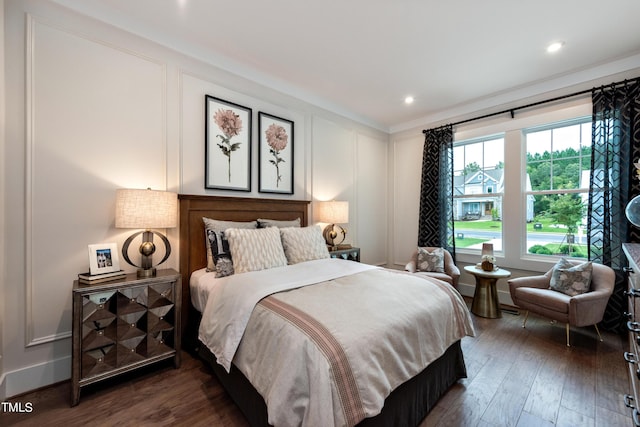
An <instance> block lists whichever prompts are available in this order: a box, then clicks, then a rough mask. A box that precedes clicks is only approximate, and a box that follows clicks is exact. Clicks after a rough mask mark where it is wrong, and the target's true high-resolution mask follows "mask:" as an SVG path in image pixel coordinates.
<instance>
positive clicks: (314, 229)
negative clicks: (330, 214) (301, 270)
mask: <svg viewBox="0 0 640 427" xmlns="http://www.w3.org/2000/svg"><path fill="white" fill-rule="evenodd" d="M280 237H281V238H282V246H283V248H284V254H285V256H286V257H287V262H288V263H289V264H297V263H299V262H305V261H311V260H314V259H322V258H329V250H328V249H327V244H326V242H325V241H324V237H322V230H321V229H320V227H318V226H311V227H303V228H295V227H288V228H281V229H280Z"/></svg>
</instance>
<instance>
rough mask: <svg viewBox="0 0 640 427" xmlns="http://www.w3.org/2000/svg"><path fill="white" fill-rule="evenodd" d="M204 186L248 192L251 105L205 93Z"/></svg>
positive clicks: (249, 186)
mask: <svg viewBox="0 0 640 427" xmlns="http://www.w3.org/2000/svg"><path fill="white" fill-rule="evenodd" d="M204 157H205V167H204V176H205V178H204V187H205V188H210V189H218V190H235V191H251V108H247V107H243V106H242V105H238V104H234V103H233V102H229V101H225V100H222V99H219V98H215V97H213V96H210V95H205V154H204Z"/></svg>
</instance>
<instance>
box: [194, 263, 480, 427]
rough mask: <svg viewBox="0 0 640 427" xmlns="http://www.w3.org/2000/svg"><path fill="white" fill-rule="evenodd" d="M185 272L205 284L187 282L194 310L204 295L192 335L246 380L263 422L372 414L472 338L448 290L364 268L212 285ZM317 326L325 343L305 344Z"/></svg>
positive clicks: (329, 266)
mask: <svg viewBox="0 0 640 427" xmlns="http://www.w3.org/2000/svg"><path fill="white" fill-rule="evenodd" d="M194 276H195V277H197V276H201V277H200V278H199V280H198V282H200V283H205V282H209V283H208V284H207V285H206V286H204V287H200V286H198V289H194V288H193V287H192V300H194V305H196V307H198V306H202V303H203V302H204V299H205V295H206V299H207V302H206V304H204V310H203V311H202V313H203V317H202V322H201V326H200V330H199V338H200V340H201V341H202V342H203V343H204V344H205V345H206V346H207V347H208V348H209V349H210V350H211V352H212V353H213V354H214V355H215V356H216V358H217V360H218V362H219V363H220V364H221V365H222V366H224V367H225V369H227V370H229V367H230V365H231V362H232V361H233V363H234V364H235V365H236V366H237V367H238V368H239V369H240V370H241V371H242V372H243V374H244V375H245V376H246V377H247V378H248V379H249V381H250V382H251V383H252V384H253V386H254V387H255V388H256V390H257V391H258V392H259V393H260V394H261V395H262V397H263V398H264V400H265V403H266V404H267V411H268V416H269V422H270V423H271V424H272V425H278V426H288V425H303V426H305V425H308V426H318V425H337V426H342V425H353V424H356V423H357V422H359V421H361V420H362V419H363V418H365V417H371V416H374V415H376V414H378V413H379V412H380V411H381V409H382V406H383V404H384V399H385V398H386V397H387V396H388V395H389V394H390V393H391V391H393V390H394V389H395V388H396V387H397V386H398V385H400V384H402V383H403V382H405V381H407V380H408V379H410V378H412V377H413V376H415V375H417V374H418V373H420V372H421V371H422V370H424V368H425V367H426V366H427V365H428V364H429V363H431V362H432V361H434V360H435V359H437V358H438V357H440V356H441V355H442V354H443V353H444V351H445V350H446V349H447V348H448V347H449V346H450V345H451V344H453V343H454V342H455V341H457V340H459V339H461V338H462V337H463V336H465V335H470V336H472V335H473V334H474V331H473V325H472V322H471V318H470V315H469V312H468V310H467V307H466V305H465V304H464V301H463V300H462V298H461V296H460V295H459V294H458V293H457V291H456V290H455V289H453V288H452V287H451V286H449V285H447V284H445V283H443V282H440V281H437V280H430V279H426V278H419V277H415V276H412V275H408V274H403V273H401V272H392V271H389V270H384V269H380V268H377V267H372V266H368V265H366V264H361V263H354V262H346V261H343V260H336V259H321V260H315V261H309V262H305V263H301V264H295V265H290V266H286V267H279V268H274V269H270V270H263V271H256V272H250V273H243V274H237V275H234V276H228V277H224V278H219V279H215V280H214V281H209V280H208V279H206V278H207V277H208V276H206V275H204V274H203V273H198V275H195V274H194ZM193 281H194V278H192V284H193ZM309 285H314V286H309ZM194 290H195V292H194ZM297 312H300V313H301V314H300V317H299V318H298V320H296V319H294V317H295V316H294V315H295V314H296V313H297ZM296 322H297V323H296ZM305 322H307V323H305ZM301 325H302V326H301ZM317 330H321V331H322V333H323V334H326V335H327V336H330V339H327V340H325V341H322V339H318V340H315V341H314V339H313V334H314V333H315V332H317ZM310 331H311V332H310ZM320 335H321V334H320ZM323 343H324V344H323ZM326 343H329V344H326ZM323 346H324V347H323ZM328 347H330V349H329V350H330V351H327V348H328ZM335 349H337V351H333V350H335ZM332 352H333V353H335V354H337V356H336V357H337V361H336V360H334V359H331V357H332V355H328V353H332Z"/></svg>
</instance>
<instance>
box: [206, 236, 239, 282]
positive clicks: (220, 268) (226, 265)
mask: <svg viewBox="0 0 640 427" xmlns="http://www.w3.org/2000/svg"><path fill="white" fill-rule="evenodd" d="M205 232H206V233H207V237H208V239H209V251H208V253H209V254H210V256H211V257H212V259H213V264H214V270H213V271H215V272H216V277H225V276H231V275H232V274H233V261H232V260H231V252H229V242H228V241H227V239H226V238H225V236H224V231H213V230H208V229H207V230H205Z"/></svg>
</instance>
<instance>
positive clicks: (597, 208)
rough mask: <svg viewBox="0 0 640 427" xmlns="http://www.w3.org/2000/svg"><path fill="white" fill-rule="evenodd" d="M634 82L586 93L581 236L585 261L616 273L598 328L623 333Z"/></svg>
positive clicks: (634, 188)
mask: <svg viewBox="0 0 640 427" xmlns="http://www.w3.org/2000/svg"><path fill="white" fill-rule="evenodd" d="M639 82H640V80H635V81H632V82H623V83H620V84H613V85H610V86H606V87H601V88H595V89H593V91H592V101H593V124H592V126H593V127H592V144H593V146H592V155H591V160H592V167H591V185H590V192H589V206H588V209H589V211H588V212H589V214H588V220H587V235H588V247H589V259H591V260H592V261H594V262H598V263H601V264H605V265H608V266H610V267H612V268H613V269H614V270H615V271H616V276H617V280H616V287H615V289H614V293H613V295H612V297H611V299H610V300H609V305H608V306H607V310H606V312H605V316H604V320H603V326H604V327H605V328H607V329H610V330H620V331H621V332H622V331H623V330H624V323H625V319H624V318H623V313H624V311H625V310H626V298H625V296H624V289H625V286H626V283H625V277H624V274H623V272H622V269H623V267H624V266H625V265H626V261H625V256H624V253H623V252H622V243H625V242H640V234H639V233H638V232H639V230H638V229H635V228H634V227H632V226H631V225H630V224H629V222H628V221H627V219H626V217H625V214H624V209H625V207H626V205H627V203H628V202H629V200H631V199H632V198H633V197H634V196H636V195H638V194H640V183H639V182H638V178H637V177H636V173H635V167H634V166H633V162H635V161H638V160H640V84H639Z"/></svg>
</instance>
